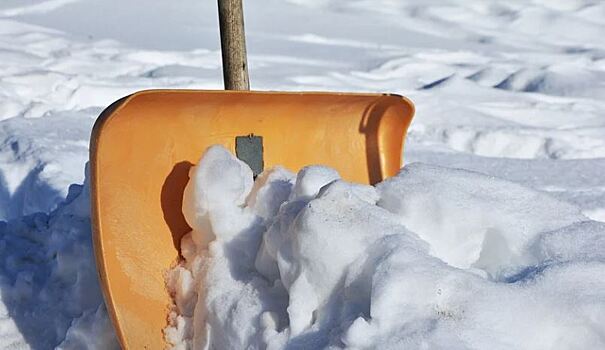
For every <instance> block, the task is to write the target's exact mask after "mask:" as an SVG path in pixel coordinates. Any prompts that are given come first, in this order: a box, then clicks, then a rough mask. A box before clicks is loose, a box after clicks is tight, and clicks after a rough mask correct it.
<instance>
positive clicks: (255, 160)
mask: <svg viewBox="0 0 605 350" xmlns="http://www.w3.org/2000/svg"><path fill="white" fill-rule="evenodd" d="M235 155H236V156H237V158H238V159H239V160H241V161H242V162H244V163H246V164H248V166H249V167H250V169H252V173H253V174H254V178H255V179H256V177H257V176H258V175H259V174H260V173H262V172H263V170H264V167H265V161H264V158H263V137H262V136H256V135H254V134H250V135H247V136H236V137H235Z"/></svg>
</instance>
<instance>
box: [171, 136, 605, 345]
mask: <svg viewBox="0 0 605 350" xmlns="http://www.w3.org/2000/svg"><path fill="white" fill-rule="evenodd" d="M183 212H184V214H185V218H186V220H187V222H188V223H189V225H190V226H191V227H192V228H193V230H192V231H191V232H190V233H189V234H187V235H186V236H185V237H184V238H183V240H182V242H181V251H182V255H183V257H184V259H183V261H182V262H181V263H180V264H179V265H178V266H176V267H175V268H174V269H172V270H171V271H170V272H169V274H168V276H167V277H168V281H167V285H168V288H169V290H170V292H171V294H172V295H173V297H174V307H173V310H172V312H171V314H170V318H169V319H170V326H169V327H168V328H166V330H165V335H166V339H167V341H168V342H169V343H170V344H172V345H173V347H174V348H176V349H203V348H211V349H228V348H231V349H265V348H266V349H283V348H286V347H287V348H305V349H321V348H331V349H338V348H355V349H375V348H381V349H401V348H412V349H416V348H428V349H436V348H442V349H486V348H490V349H511V348H514V349H580V348H582V349H596V348H603V347H605V253H603V252H605V224H603V223H599V222H594V221H590V220H588V219H587V218H586V217H584V216H583V215H582V214H581V213H580V211H579V209H577V208H575V207H574V206H571V205H569V204H567V203H564V202H561V201H558V200H556V199H553V198H551V197H549V196H548V195H545V194H543V193H539V192H535V191H533V190H530V189H527V188H524V187H522V186H520V185H516V184H514V183H511V182H507V181H504V180H499V179H496V178H493V177H488V176H486V175H482V174H479V173H474V172H470V171H465V170H456V169H449V168H443V167H438V166H429V165H424V164H421V163H415V164H410V165H408V166H406V167H405V168H404V169H403V170H402V171H401V172H400V173H399V174H398V175H397V176H395V177H393V178H391V179H388V180H386V181H384V182H383V183H380V184H378V185H377V186H376V187H372V186H368V185H360V184H353V183H348V182H346V181H343V180H341V179H340V177H339V175H338V173H337V172H336V171H335V170H333V169H330V168H327V167H323V166H309V167H306V168H303V169H302V170H301V171H300V172H299V173H298V174H293V173H291V172H289V171H287V170H285V169H283V168H280V167H276V168H273V169H269V170H267V171H265V172H264V173H263V174H261V175H260V176H259V177H258V178H257V179H256V181H253V177H252V172H251V170H250V169H249V168H248V166H247V165H246V164H244V163H243V162H241V161H239V160H238V159H237V158H235V157H234V156H233V155H232V154H230V153H229V152H228V151H227V150H226V149H224V148H222V147H220V146H214V147H211V148H209V149H208V150H207V151H206V152H205V154H204V156H203V157H202V159H201V161H200V163H199V164H198V165H197V166H195V167H193V168H192V170H191V172H190V181H189V183H188V185H187V187H186V189H185V196H184V202H183Z"/></svg>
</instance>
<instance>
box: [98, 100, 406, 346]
mask: <svg viewBox="0 0 605 350" xmlns="http://www.w3.org/2000/svg"><path fill="white" fill-rule="evenodd" d="M413 113H414V108H413V106H412V104H411V103H410V101H409V100H407V99H405V98H403V97H401V96H396V95H379V94H374V95H362V94H340V93H274V92H239V91H237V92H236V91H188V90H173V91H170V90H156V91H143V92H139V93H136V94H134V95H131V96H128V97H126V98H123V99H121V100H119V101H117V102H115V103H114V104H113V105H111V106H110V107H109V108H107V109H106V110H105V111H104V112H103V113H102V114H101V116H100V117H99V119H98V120H97V122H96V124H95V126H94V130H93V134H92V139H91V150H90V152H91V186H92V188H91V195H92V222H93V232H94V247H95V255H96V259H97V266H98V269H99V275H100V280H101V285H102V289H103V293H104V297H105V302H106V304H107V308H108V311H109V314H110V316H111V319H112V321H113V324H114V326H115V329H116V332H117V335H118V337H119V340H120V342H121V344H122V346H123V348H126V349H162V348H164V347H165V346H166V344H165V342H164V338H163V332H162V330H163V329H164V328H165V327H166V325H167V316H168V312H169V307H170V304H171V297H170V295H169V294H168V292H167V290H166V288H165V279H164V277H165V273H166V271H167V270H168V269H169V268H170V267H171V266H173V265H174V264H175V262H177V261H178V258H179V246H180V238H181V237H182V236H183V235H184V234H185V233H187V232H188V231H189V230H190V228H189V227H188V225H187V223H186V222H185V219H184V217H183V214H182V211H181V206H182V198H183V190H184V188H185V185H186V183H187V181H188V172H189V169H190V167H191V166H192V165H193V164H194V163H196V162H197V161H198V160H199V158H200V156H201V155H202V153H203V152H204V150H205V149H206V148H207V147H209V146H211V145H215V144H220V145H223V146H225V147H226V148H228V149H230V150H231V151H232V152H233V153H234V154H237V156H238V157H239V158H240V159H243V160H244V161H246V162H247V163H248V164H250V165H251V166H252V168H253V170H254V171H255V172H259V171H261V170H262V169H263V168H264V169H268V168H270V167H272V166H274V165H282V166H285V167H286V168H288V169H290V170H291V171H298V170H299V169H300V168H301V167H303V166H305V165H309V164H323V165H327V166H330V167H333V168H335V169H336V170H338V172H339V173H340V174H341V176H342V177H343V179H345V180H349V181H355V182H362V183H370V184H374V183H377V182H379V181H382V180H383V179H384V178H386V177H388V176H392V175H394V174H396V173H397V171H398V170H399V168H400V167H401V159H402V157H401V155H402V147H403V142H404V138H405V134H406V131H407V128H408V126H409V124H410V122H411V120H412V116H413ZM255 168H256V169H255Z"/></svg>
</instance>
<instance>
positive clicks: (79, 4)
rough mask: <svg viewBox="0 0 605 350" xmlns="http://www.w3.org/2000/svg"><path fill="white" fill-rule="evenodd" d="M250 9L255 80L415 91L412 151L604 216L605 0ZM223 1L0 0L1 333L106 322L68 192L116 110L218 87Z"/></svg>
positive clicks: (20, 335) (285, 0) (25, 335)
mask: <svg viewBox="0 0 605 350" xmlns="http://www.w3.org/2000/svg"><path fill="white" fill-rule="evenodd" d="M245 6H246V8H245V10H246V26H247V30H248V51H249V55H250V57H249V61H250V72H251V76H250V79H251V84H252V87H253V88H255V89H273V90H343V91H387V92H394V93H399V94H403V95H406V96H408V97H410V98H411V99H412V100H413V101H414V102H415V104H416V107H417V114H416V119H415V120H414V122H413V125H412V128H411V129H410V134H409V137H408V140H407V144H406V150H405V158H406V162H407V163H411V162H416V161H421V162H424V163H430V164H437V165H443V166H448V167H455V168H464V169H469V170H474V171H478V172H482V173H485V174H489V175H494V176H497V177H500V178H504V179H507V180H511V181H514V182H517V183H520V184H523V185H525V186H528V187H530V188H533V189H535V190H538V191H543V192H547V193H550V194H551V195H553V196H555V197H556V198H558V199H562V200H564V201H568V202H570V203H572V204H574V205H576V206H578V207H579V208H580V209H581V211H582V213H583V214H584V215H586V216H588V217H590V218H592V219H595V220H601V221H605V115H604V111H605V41H604V40H603V36H604V35H605V3H604V2H602V1H593V0H533V1H529V0H524V1H520V0H512V1H484V0H469V1H463V2H462V1H454V0H433V1H422V0H412V1H407V0H406V1H403V0H400V1H398V0H254V1H246V3H245ZM216 12H217V10H216V5H215V3H214V1H199V0H179V1H161V0H130V1H119V0H27V1H26V0H3V1H2V2H1V3H0V119H1V121H0V175H1V179H2V181H1V182H0V184H1V186H0V219H2V220H5V221H7V223H5V224H2V225H0V292H1V298H2V302H1V303H0V335H1V336H0V339H3V340H2V343H0V344H2V346H4V347H7V348H8V347H14V348H22V347H27V344H29V345H30V346H31V347H34V348H49V347H54V346H57V345H58V344H60V343H62V342H63V340H64V339H65V338H66V334H67V340H66V341H65V342H64V343H63V344H64V345H65V346H66V347H72V348H74V347H77V345H75V344H76V343H75V342H77V341H82V340H83V339H86V334H89V332H97V333H99V334H100V333H105V332H107V329H108V324H107V323H106V318H105V317H106V316H105V311H104V308H103V307H102V306H100V305H101V298H100V295H99V293H98V287H97V286H96V274H95V272H94V264H93V263H92V256H91V252H90V231H89V228H88V220H89V217H88V212H87V207H86V204H85V203H84V202H86V200H85V198H86V197H85V196H86V194H85V193H86V191H85V190H84V191H83V193H84V195H79V193H80V192H82V189H81V188H80V187H78V186H74V187H72V190H71V198H70V200H69V203H66V204H60V203H62V202H63V201H64V199H65V197H66V196H67V194H68V189H69V188H70V184H82V183H83V181H84V166H85V163H86V160H87V158H88V153H87V152H88V138H89V133H90V128H91V126H92V123H93V122H94V119H95V118H96V116H97V115H98V113H99V112H100V111H101V110H102V109H103V107H105V106H107V105H108V104H109V103H111V102H113V101H114V100H116V99H117V98H119V97H122V96H124V95H126V94H128V93H131V92H134V91H136V90H140V89H147V88H160V87H179V88H201V89H220V88H221V87H222V83H221V74H220V54H219V51H218V33H217V18H216ZM36 213H43V214H36ZM73 266H77V268H75V267H73ZM84 297H86V298H85V299H86V300H83V299H81V298H84ZM95 320H96V321H95ZM103 320H105V321H103ZM70 326H71V328H70ZM68 329H70V331H69V332H68V331H67V330H68ZM87 332H88V333H87ZM99 346H101V347H105V348H106V347H108V346H109V345H105V346H103V345H99Z"/></svg>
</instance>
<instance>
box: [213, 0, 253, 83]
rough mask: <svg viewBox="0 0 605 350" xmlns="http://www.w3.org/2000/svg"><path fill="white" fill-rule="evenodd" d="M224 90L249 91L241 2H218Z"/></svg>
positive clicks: (231, 0) (226, 0)
mask: <svg viewBox="0 0 605 350" xmlns="http://www.w3.org/2000/svg"><path fill="white" fill-rule="evenodd" d="M218 18H219V24H220V30H221V51H222V56H223V81H224V82H225V90H250V82H249V80H248V61H247V59H246V37H245V33H244V10H243V7H242V0H218Z"/></svg>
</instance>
